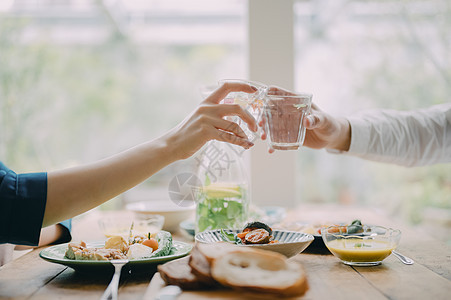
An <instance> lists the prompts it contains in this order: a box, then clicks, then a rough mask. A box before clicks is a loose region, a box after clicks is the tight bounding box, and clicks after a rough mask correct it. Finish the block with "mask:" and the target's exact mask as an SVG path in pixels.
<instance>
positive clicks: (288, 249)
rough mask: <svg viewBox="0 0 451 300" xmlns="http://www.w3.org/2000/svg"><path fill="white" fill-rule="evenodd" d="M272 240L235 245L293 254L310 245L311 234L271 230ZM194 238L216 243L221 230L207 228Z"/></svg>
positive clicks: (201, 241) (219, 239)
mask: <svg viewBox="0 0 451 300" xmlns="http://www.w3.org/2000/svg"><path fill="white" fill-rule="evenodd" d="M225 231H226V232H232V233H235V234H236V233H239V232H241V230H225ZM273 236H274V240H276V241H278V242H277V243H272V244H255V245H237V247H252V248H256V249H263V250H269V251H274V252H278V253H280V254H283V255H285V256H286V257H292V256H295V255H297V254H299V253H301V252H302V251H304V249H305V248H307V247H308V245H310V243H311V242H312V241H313V236H312V235H311V234H306V233H302V232H295V231H284V230H273ZM195 240H196V242H198V243H216V242H222V241H223V239H222V237H221V230H220V229H216V230H209V231H204V232H200V233H198V234H196V236H195Z"/></svg>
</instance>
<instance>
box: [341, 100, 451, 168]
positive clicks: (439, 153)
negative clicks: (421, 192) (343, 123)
mask: <svg viewBox="0 0 451 300" xmlns="http://www.w3.org/2000/svg"><path fill="white" fill-rule="evenodd" d="M348 120H349V123H350V125H351V145H350V148H349V151H348V152H345V153H347V154H349V155H354V156H358V157H361V158H364V159H369V160H374V161H380V162H387V163H393V164H398V165H403V166H408V167H411V166H424V165H431V164H436V163H449V162H451V103H446V104H441V105H435V106H432V107H430V108H427V109H419V110H412V111H394V110H373V111H366V112H362V113H360V114H358V115H355V116H352V117H349V118H348Z"/></svg>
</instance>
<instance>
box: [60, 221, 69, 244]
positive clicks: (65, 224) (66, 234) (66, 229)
mask: <svg viewBox="0 0 451 300" xmlns="http://www.w3.org/2000/svg"><path fill="white" fill-rule="evenodd" d="M58 224H59V225H61V226H63V227H64V233H63V235H62V236H61V238H60V239H59V240H58V241H57V242H56V243H67V242H70V241H71V240H72V235H71V234H70V232H71V230H72V219H68V220H65V221H62V222H59V223H58Z"/></svg>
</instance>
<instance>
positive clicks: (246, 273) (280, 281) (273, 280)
mask: <svg viewBox="0 0 451 300" xmlns="http://www.w3.org/2000/svg"><path fill="white" fill-rule="evenodd" d="M235 249H236V248H235ZM211 274H212V276H213V278H214V279H215V280H216V281H218V282H219V283H221V284H222V285H224V286H229V287H231V288H234V289H238V290H242V291H246V292H258V293H266V294H273V295H275V296H276V295H277V296H285V297H292V296H301V295H303V294H304V293H305V292H306V291H307V289H308V283H307V278H306V274H305V272H304V270H303V268H302V266H301V265H300V264H299V263H297V262H295V261H288V260H287V259H286V257H285V256H283V255H282V254H279V253H275V252H270V251H265V250H258V249H252V251H243V250H242V249H239V250H235V251H230V252H228V253H226V254H224V255H221V256H219V257H216V258H215V259H214V260H213V263H212V267H211Z"/></svg>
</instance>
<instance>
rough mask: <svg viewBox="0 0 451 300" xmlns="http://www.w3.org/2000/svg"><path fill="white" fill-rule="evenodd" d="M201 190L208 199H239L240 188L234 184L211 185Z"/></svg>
mask: <svg viewBox="0 0 451 300" xmlns="http://www.w3.org/2000/svg"><path fill="white" fill-rule="evenodd" d="M203 190H204V192H205V193H206V194H207V196H208V197H209V198H231V197H241V188H240V186H239V185H236V184H228V183H212V184H210V185H207V186H205V187H204V189H203Z"/></svg>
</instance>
